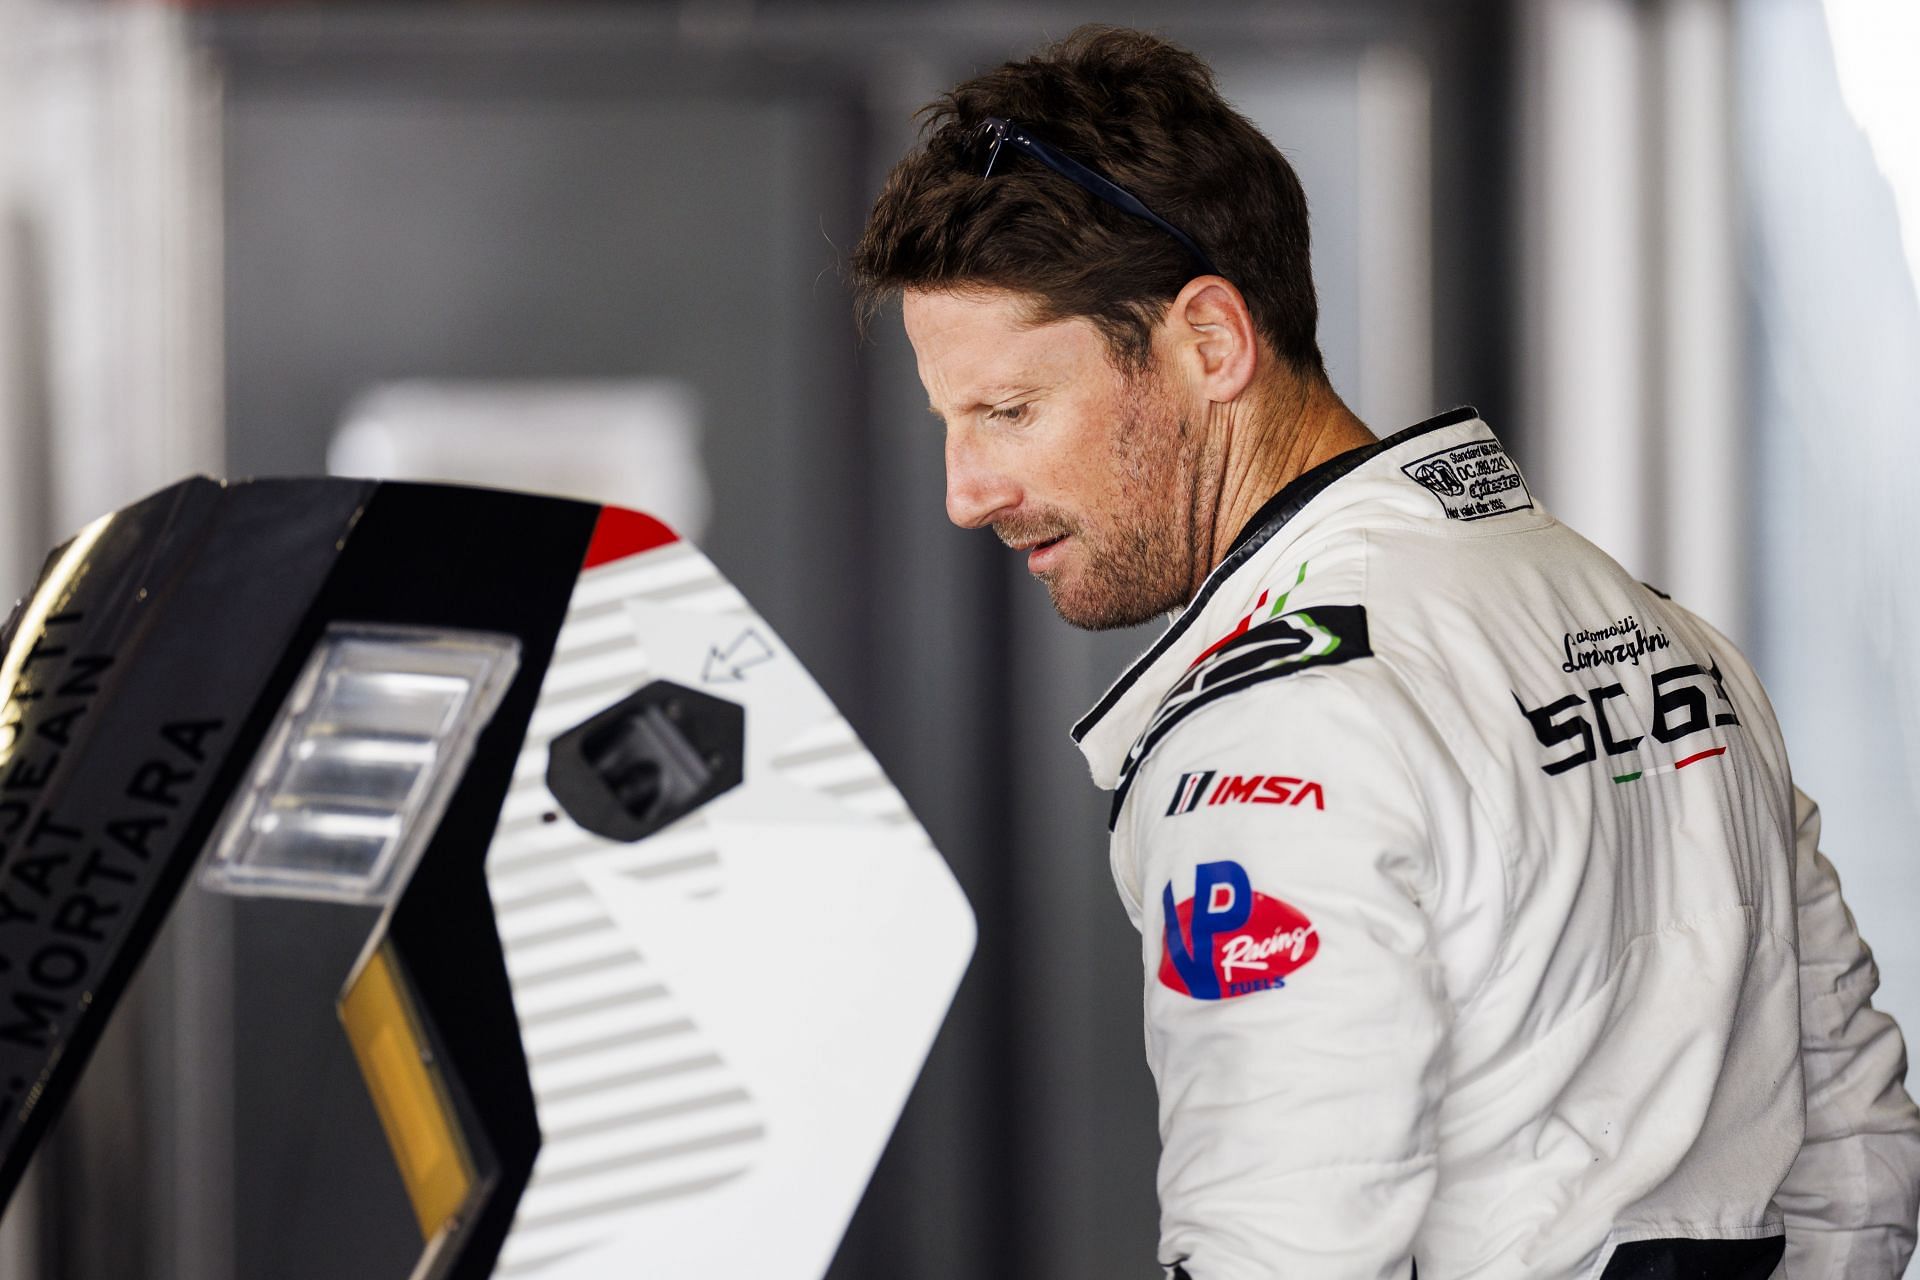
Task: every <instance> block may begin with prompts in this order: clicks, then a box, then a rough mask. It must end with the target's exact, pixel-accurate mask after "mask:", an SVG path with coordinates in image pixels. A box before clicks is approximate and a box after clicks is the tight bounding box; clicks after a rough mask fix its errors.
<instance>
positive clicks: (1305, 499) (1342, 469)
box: [1073, 405, 1480, 742]
mask: <svg viewBox="0 0 1920 1280" xmlns="http://www.w3.org/2000/svg"><path fill="white" fill-rule="evenodd" d="M1479 416H1480V411H1479V410H1478V409H1475V408H1474V407H1473V406H1472V405H1461V406H1460V407H1459V408H1458V409H1449V410H1448V411H1447V412H1445V413H1443V414H1440V415H1439V416H1437V417H1433V418H1428V419H1427V420H1426V421H1425V422H1418V423H1415V424H1414V425H1413V426H1411V427H1408V428H1406V429H1405V430H1403V431H1396V432H1394V433H1393V434H1392V435H1390V436H1388V437H1387V438H1386V439H1384V440H1376V441H1374V442H1373V443H1372V444H1368V445H1362V446H1360V447H1359V448H1358V449H1349V450H1347V451H1346V452H1345V453H1342V454H1336V455H1335V456H1333V457H1331V458H1328V459H1327V460H1326V461H1325V462H1323V463H1321V464H1320V465H1319V466H1317V467H1315V468H1313V469H1312V470H1311V471H1306V472H1303V473H1301V474H1300V475H1298V476H1295V477H1294V478H1293V480H1291V481H1290V482H1288V484H1287V486H1286V487H1285V488H1283V489H1281V490H1280V492H1278V493H1276V494H1274V495H1273V496H1272V497H1271V498H1268V499H1267V500H1266V502H1264V503H1262V504H1261V507H1260V509H1259V510H1258V511H1256V512H1254V514H1253V519H1251V520H1249V521H1247V523H1246V527H1245V528H1243V529H1241V530H1240V532H1239V534H1238V535H1237V536H1236V537H1235V538H1234V540H1233V544H1232V545H1231V546H1230V547H1228V548H1227V554H1226V558H1225V559H1223V560H1221V561H1220V563H1219V564H1217V565H1215V566H1214V568H1213V572H1212V573H1209V574H1208V575H1207V580H1206V581H1205V582H1203V583H1201V584H1200V590H1199V593H1198V594H1196V595H1195V596H1194V597H1193V600H1192V601H1191V602H1190V603H1189V604H1188V605H1187V607H1186V608H1185V609H1182V610H1181V611H1180V616H1179V617H1177V618H1175V619H1174V620H1173V625H1172V626H1170V627H1168V628H1167V629H1166V630H1165V631H1164V632H1162V633H1161V635H1160V638H1159V639H1158V640H1156V641H1154V642H1153V647H1152V648H1150V649H1148V650H1147V651H1146V652H1145V653H1144V654H1142V655H1141V656H1140V657H1139V658H1138V659H1137V660H1136V661H1135V662H1134V664H1133V665H1132V666H1130V667H1128V668H1127V669H1126V671H1125V672H1123V673H1122V674H1121V676H1120V678H1119V679H1118V680H1117V681H1115V682H1114V685H1113V687H1112V688H1111V689H1108V690H1107V692H1106V694H1105V695H1104V696H1103V697H1101V699H1100V701H1099V702H1098V703H1097V704H1096V705H1095V706H1094V708H1093V710H1091V711H1089V712H1087V714H1086V715H1084V716H1082V717H1081V718H1080V722H1079V723H1078V724H1076V725H1074V726H1073V740H1074V741H1075V742H1081V741H1084V740H1085V739H1086V736H1087V735H1088V734H1089V733H1091V732H1093V727H1094V725H1096V724H1098V723H1099V722H1100V721H1101V719H1102V718H1104V717H1105V716H1106V714H1107V713H1108V712H1109V711H1111V710H1113V706H1114V704H1115V703H1117V702H1119V701H1120V699H1121V698H1123V697H1125V696H1126V694H1127V691H1128V690H1129V689H1131V688H1133V686H1134V685H1135V684H1136V683H1138V682H1139V679H1140V676H1141V675H1142V673H1144V672H1145V671H1146V669H1147V668H1148V667H1150V666H1152V665H1153V664H1154V663H1155V662H1157V661H1159V659H1160V655H1161V654H1163V653H1165V652H1166V651H1167V650H1168V649H1170V648H1172V647H1173V644H1174V642H1175V641H1177V640H1179V638H1180V637H1181V636H1182V635H1184V634H1186V630H1187V628H1188V627H1190V626H1192V625H1193V620H1194V619H1195V618H1197V617H1199V616H1200V612H1201V610H1202V609H1204V608H1205V607H1206V604H1207V601H1208V600H1210V599H1212V598H1213V593H1214V592H1215V591H1216V590H1218V589H1219V586H1220V584H1221V583H1223V582H1225V581H1226V580H1227V579H1228V578H1230V577H1232V576H1233V573H1234V571H1235V570H1236V569H1238V568H1239V567H1240V566H1241V565H1242V564H1245V563H1246V562H1247V560H1248V559H1249V558H1250V557H1251V556H1252V555H1253V553H1254V552H1256V551H1258V550H1259V549H1260V548H1261V547H1264V546H1265V545H1266V544H1267V543H1268V542H1269V541H1271V540H1272V538H1273V535H1275V534H1276V533H1279V532H1280V530H1281V529H1282V528H1284V527H1285V526H1286V524H1287V522H1288V521H1290V520H1292V519H1293V518H1294V517H1295V516H1297V515H1299V514H1300V512H1301V509H1302V508H1304V507H1305V506H1306V505H1307V504H1308V503H1309V502H1312V501H1313V500H1314V499H1315V498H1317V497H1319V496H1320V494H1321V493H1322V492H1324V491H1325V490H1326V489H1327V487H1328V486H1329V485H1331V484H1333V482H1334V481H1336V480H1339V479H1341V478H1342V477H1344V476H1346V475H1348V474H1350V473H1352V472H1353V471H1354V469H1355V468H1357V467H1360V466H1363V465H1364V464H1365V463H1366V462H1367V461H1368V460H1370V459H1372V458H1374V457H1376V456H1378V455H1379V454H1382V453H1385V452H1386V451H1387V450H1389V449H1395V448H1398V447H1399V446H1400V445H1402V444H1404V443H1406V442H1407V441H1408V440H1411V439H1413V438H1414V437H1415V436H1423V435H1426V434H1427V433H1428V432H1429V431H1438V430H1440V429H1441V428H1442V427H1451V426H1454V425H1456V424H1458V423H1462V422H1471V421H1472V420H1473V419H1475V418H1477V417H1479Z"/></svg>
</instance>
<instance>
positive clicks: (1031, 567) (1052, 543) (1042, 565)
mask: <svg viewBox="0 0 1920 1280" xmlns="http://www.w3.org/2000/svg"><path fill="white" fill-rule="evenodd" d="M1066 540H1067V535H1066V534H1064V533H1063V534H1061V535H1060V536H1059V537H1057V538H1047V539H1046V540H1044V541H1041V542H1036V543H1032V544H1031V545H1030V548H1029V549H1028V551H1027V572H1028V573H1042V572H1044V571H1045V570H1047V569H1048V568H1050V567H1052V565H1053V562H1054V561H1055V560H1057V559H1058V558H1059V554H1060V545H1061V544H1062V543H1064V542H1065V541H1066Z"/></svg>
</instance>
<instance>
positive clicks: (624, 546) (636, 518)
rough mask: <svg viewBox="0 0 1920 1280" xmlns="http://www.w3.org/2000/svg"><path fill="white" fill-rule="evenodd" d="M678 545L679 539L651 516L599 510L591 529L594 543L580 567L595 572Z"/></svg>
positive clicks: (591, 544)
mask: <svg viewBox="0 0 1920 1280" xmlns="http://www.w3.org/2000/svg"><path fill="white" fill-rule="evenodd" d="M678 541H680V535H679V534H677V533H675V532H674V531H673V530H671V529H669V528H667V526H666V525H664V524H661V523H660V522H659V521H658V520H655V519H654V518H653V517H652V516H650V515H647V514H645V513H644V512H640V511H629V510H627V509H626V508H625V507H602V508H600V519H599V521H598V522H597V523H596V524H595V525H594V526H593V541H592V542H589V543H588V544H587V559H586V562H585V563H584V564H582V565H581V566H580V567H581V568H582V569H594V568H598V567H599V566H600V565H603V564H612V563H613V562H614V561H615V560H624V559H626V558H627V557H628V556H637V555H639V554H640V553H641V552H642V551H651V550H653V549H654V548H655V547H664V546H666V545H667V544H668V543H669V542H678Z"/></svg>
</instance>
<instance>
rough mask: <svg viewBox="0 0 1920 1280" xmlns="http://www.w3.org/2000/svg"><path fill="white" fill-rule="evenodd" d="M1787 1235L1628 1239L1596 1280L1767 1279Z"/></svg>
mask: <svg viewBox="0 0 1920 1280" xmlns="http://www.w3.org/2000/svg"><path fill="white" fill-rule="evenodd" d="M1786 1252H1787V1238H1786V1237H1785V1236H1784V1235H1779V1236H1761V1237H1760V1238H1759V1239H1757V1240H1695V1239H1690V1238H1688V1239H1679V1238H1676V1239H1670V1240H1631V1241H1628V1242H1627V1243H1626V1244H1623V1245H1621V1246H1620V1247H1619V1248H1617V1249H1615V1250H1614V1251H1613V1257H1612V1258H1611V1259H1610V1260H1609V1261H1608V1263H1607V1269H1606V1270H1605V1271H1602V1272H1601V1273H1600V1280H1695V1278H1696V1277H1698V1278H1699V1280H1768V1277H1769V1276H1771V1275H1773V1273H1774V1272H1775V1271H1776V1270H1777V1269H1778V1268H1779V1266H1780V1259H1781V1258H1783V1257H1785V1256H1786Z"/></svg>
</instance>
